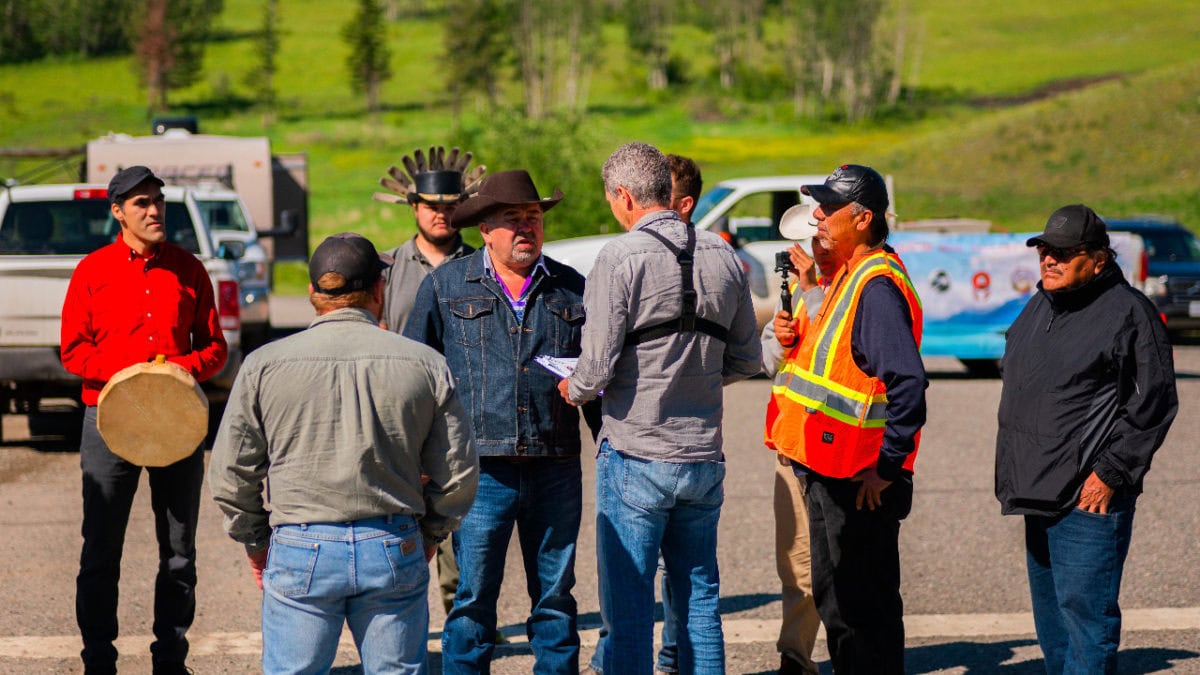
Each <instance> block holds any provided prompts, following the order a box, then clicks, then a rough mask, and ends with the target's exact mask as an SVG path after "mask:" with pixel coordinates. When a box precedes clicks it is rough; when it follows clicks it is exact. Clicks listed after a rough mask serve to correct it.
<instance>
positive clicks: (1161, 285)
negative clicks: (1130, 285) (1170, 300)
mask: <svg viewBox="0 0 1200 675" xmlns="http://www.w3.org/2000/svg"><path fill="white" fill-rule="evenodd" d="M1142 292H1143V293H1145V294H1146V296H1147V297H1150V298H1165V297H1166V296H1167V275H1165V274H1164V275H1162V276H1157V277H1146V281H1145V283H1143V284H1142Z"/></svg>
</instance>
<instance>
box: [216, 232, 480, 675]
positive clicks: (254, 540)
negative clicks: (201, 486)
mask: <svg viewBox="0 0 1200 675" xmlns="http://www.w3.org/2000/svg"><path fill="white" fill-rule="evenodd" d="M390 262H391V261H390V258H388V257H387V256H380V255H379V254H378V253H377V252H376V250H375V247H374V246H373V245H372V244H371V242H369V241H367V240H366V239H364V238H363V237H360V236H358V235H354V234H348V233H346V234H340V235H334V236H332V237H330V238H328V239H326V240H325V241H324V242H322V243H321V245H320V246H318V247H317V250H316V251H315V252H314V253H313V256H312V262H311V263H310V264H309V277H310V279H311V281H312V285H311V286H310V287H309V299H310V301H311V302H312V304H313V306H314V307H315V308H316V310H317V319H316V320H315V321H313V322H312V324H311V325H310V326H309V327H308V329H307V330H305V331H303V332H301V333H298V334H296V335H293V336H291V337H288V338H285V339H283V340H280V341H278V342H273V343H271V344H268V345H265V346H263V347H261V348H260V349H258V350H257V351H255V352H254V353H253V354H251V355H250V357H248V358H247V359H246V362H245V363H244V364H243V365H242V368H241V371H240V372H239V373H238V377H237V380H236V381H235V383H234V386H233V390H232V391H231V392H230V396H229V403H228V405H227V407H226V409H225V415H224V417H223V418H222V420H221V427H220V430H219V431H218V433H217V438H216V442H215V443H214V444H213V451H212V459H211V461H210V463H209V471H208V481H209V488H210V490H211V491H212V495H213V499H215V500H216V502H217V505H218V506H219V507H220V508H221V510H222V511H223V512H224V514H225V529H226V531H227V532H228V533H229V535H230V536H231V537H232V538H233V539H234V540H236V541H238V542H240V543H242V544H244V545H245V546H246V552H247V554H248V555H249V557H250V566H251V568H252V570H253V571H254V573H255V577H256V578H257V580H258V584H259V588H261V589H263V591H264V595H263V607H262V630H263V671H264V672H265V673H279V672H298V671H300V670H303V671H304V672H326V671H328V670H329V667H330V666H331V665H332V664H333V660H334V657H335V656H336V654H337V644H338V638H339V637H340V636H341V633H342V625H343V623H349V625H350V630H351V632H352V633H353V634H354V639H355V644H357V645H358V648H359V654H360V656H361V658H362V663H363V668H364V670H365V671H366V672H368V673H372V672H400V671H403V672H426V671H425V669H426V665H425V656H426V644H427V640H428V638H429V636H428V629H429V605H428V601H427V599H426V589H427V586H428V584H429V567H428V564H427V562H428V560H429V558H430V557H431V556H432V554H433V550H434V547H435V546H436V544H437V542H438V541H441V540H442V539H445V538H446V536H447V535H449V534H450V532H451V531H452V530H454V529H456V528H457V527H458V524H459V522H460V521H461V520H462V518H463V517H464V516H465V515H466V514H467V511H468V510H469V509H470V507H471V503H472V502H473V501H474V498H475V492H476V487H477V485H478V481H479V461H478V458H477V456H476V453H475V449H474V446H473V442H472V437H471V427H470V422H469V420H468V419H467V418H466V415H465V413H464V410H463V407H462V405H461V404H460V403H459V401H458V398H457V396H456V395H455V390H454V378H453V377H452V376H451V374H450V369H449V368H448V367H447V365H446V361H445V359H444V358H443V357H442V356H441V354H438V353H437V352H435V351H434V350H433V349H430V348H429V347H426V346H425V345H423V344H420V343H417V342H414V341H412V340H409V339H408V338H404V337H401V336H399V335H396V334H395V333H391V332H388V331H386V330H383V329H381V328H380V327H379V324H378V321H379V315H380V311H381V309H382V306H383V279H382V278H381V276H380V273H381V272H382V270H383V268H384V267H385V266H386V264H390ZM264 486H265V490H264ZM264 497H265V499H266V500H267V501H269V502H270V509H269V510H268V509H267V508H266V506H265V505H264ZM268 551H269V555H268ZM422 552H423V553H424V555H422ZM293 669H295V670H293Z"/></svg>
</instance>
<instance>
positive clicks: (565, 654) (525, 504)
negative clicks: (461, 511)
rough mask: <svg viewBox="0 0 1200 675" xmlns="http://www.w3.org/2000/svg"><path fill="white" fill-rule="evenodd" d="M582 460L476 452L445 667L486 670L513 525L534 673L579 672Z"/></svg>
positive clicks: (445, 634)
mask: <svg viewBox="0 0 1200 675" xmlns="http://www.w3.org/2000/svg"><path fill="white" fill-rule="evenodd" d="M582 481H583V477H582V473H581V470H580V464H579V458H578V457H571V458H549V457H538V458H532V459H529V460H526V461H523V462H513V461H511V460H509V459H507V458H504V457H480V458H479V491H478V493H477V494H476V496H475V503H474V504H473V505H472V506H471V511H470V512H469V513H468V514H467V517H466V518H465V519H463V522H462V526H461V527H459V529H458V531H457V532H455V533H454V557H455V558H456V559H457V560H458V571H459V581H458V592H457V593H456V594H455V596H454V607H453V608H452V609H451V610H450V615H449V616H447V617H446V625H445V627H444V628H443V630H442V669H443V672H444V673H446V674H447V675H452V674H455V673H464V674H465V673H487V672H490V670H491V662H492V653H493V652H494V651H495V648H496V645H495V636H496V600H497V598H499V596H500V583H501V581H503V579H504V561H505V558H506V557H507V553H508V544H509V541H510V540H511V539H512V533H513V527H514V526H516V529H517V537H518V541H519V542H520V544H521V557H522V558H523V560H524V563H525V586H526V589H527V590H528V592H529V599H530V602H531V603H532V605H533V607H532V610H531V611H530V615H529V619H528V620H526V622H525V634H526V635H527V636H528V637H529V642H530V645H531V646H532V647H533V654H534V657H535V658H536V663H535V664H534V668H533V671H534V672H535V673H545V674H550V673H560V674H563V673H566V674H569V675H576V673H578V672H579V631H578V625H577V624H576V619H577V609H576V606H575V598H574V596H572V595H571V590H572V589H573V588H574V587H575V542H576V540H577V539H578V538H579V520H580V518H581V517H582V515H583V486H582Z"/></svg>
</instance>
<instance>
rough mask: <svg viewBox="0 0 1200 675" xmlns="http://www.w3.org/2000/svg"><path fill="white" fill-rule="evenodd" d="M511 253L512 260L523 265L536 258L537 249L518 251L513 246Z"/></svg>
mask: <svg viewBox="0 0 1200 675" xmlns="http://www.w3.org/2000/svg"><path fill="white" fill-rule="evenodd" d="M511 255H512V259H513V262H518V263H521V264H522V265H525V264H528V263H531V262H533V261H535V260H537V257H538V251H520V250H517V249H515V248H514V249H513V251H512V253H511Z"/></svg>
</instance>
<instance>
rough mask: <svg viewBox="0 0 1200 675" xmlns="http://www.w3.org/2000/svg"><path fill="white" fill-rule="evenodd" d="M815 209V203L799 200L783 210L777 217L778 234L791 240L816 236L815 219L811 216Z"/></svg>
mask: <svg viewBox="0 0 1200 675" xmlns="http://www.w3.org/2000/svg"><path fill="white" fill-rule="evenodd" d="M815 210H816V206H815V205H813V204H805V203H804V202H801V203H799V204H797V205H795V206H793V207H792V208H790V209H788V210H787V211H784V212H783V216H782V217H780V219H779V234H780V236H782V237H783V238H784V239H791V240H793V241H795V240H800V239H811V238H812V237H815V236H817V220H816V218H814V217H813V211H815Z"/></svg>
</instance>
